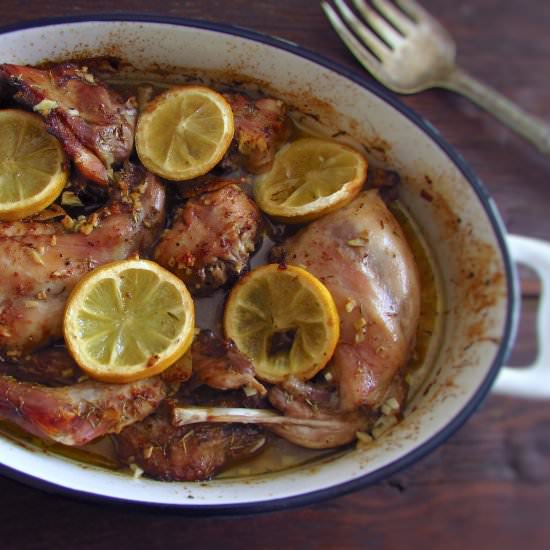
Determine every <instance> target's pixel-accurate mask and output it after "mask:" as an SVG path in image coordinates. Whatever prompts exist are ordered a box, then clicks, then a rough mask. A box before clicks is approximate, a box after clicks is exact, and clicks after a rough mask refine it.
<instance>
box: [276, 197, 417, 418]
mask: <svg viewBox="0 0 550 550" xmlns="http://www.w3.org/2000/svg"><path fill="white" fill-rule="evenodd" d="M275 254H276V255H279V256H283V257H284V259H285V261H287V262H288V263H290V264H297V265H304V266H306V268H307V269H308V270H309V271H311V273H313V274H314V275H316V276H317V277H319V278H320V279H321V281H323V283H324V284H325V285H326V286H327V288H328V289H329V291H330V293H331V294H332V297H333V298H334V301H335V303H336V307H337V308H338V312H339V314H340V321H341V331H340V342H339V344H338V346H337V348H336V351H335V354H334V357H333V359H332V372H333V374H334V376H335V379H336V381H337V383H338V388H339V399H340V410H342V411H354V410H356V409H357V408H358V407H363V406H364V407H367V408H369V409H378V408H380V407H381V405H382V404H383V403H384V402H385V400H386V399H387V398H388V397H389V396H390V394H391V395H403V392H401V391H398V389H397V388H396V387H395V380H396V377H398V380H402V377H401V376H400V374H401V373H402V369H403V368H404V367H405V365H406V363H407V360H408V358H409V355H410V352H411V350H412V346H413V344H414V339H415V335H416V328H417V324H418V317H419V311H420V281H419V277H418V273H417V269H416V264H415V261H414V257H413V254H412V252H411V250H410V248H409V246H408V244H407V241H406V239H405V235H404V234H403V231H402V230H401V227H400V226H399V224H398V223H397V221H396V220H395V218H394V217H393V215H392V214H391V212H390V211H389V210H388V208H387V207H386V205H385V204H384V202H383V201H382V200H381V198H380V197H379V194H378V191H376V190H372V191H367V192H364V193H361V194H360V195H359V196H358V197H357V198H356V199H355V200H354V201H353V202H351V203H350V204H349V205H348V206H346V207H344V208H342V209H340V210H338V211H336V212H334V213H333V214H329V215H327V216H325V217H323V218H321V219H319V220H317V221H315V222H313V223H311V224H310V225H309V226H308V227H306V228H305V229H304V230H302V231H301V232H300V233H298V234H297V235H296V236H294V237H292V238H291V239H290V240H289V241H288V242H286V243H285V244H284V246H283V247H281V248H279V249H278V251H276V253H275ZM350 305H354V307H353V309H352V311H348V310H347V308H348V309H349V306H350Z"/></svg>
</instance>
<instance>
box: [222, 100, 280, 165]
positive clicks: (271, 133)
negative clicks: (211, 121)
mask: <svg viewBox="0 0 550 550" xmlns="http://www.w3.org/2000/svg"><path fill="white" fill-rule="evenodd" d="M224 96H225V98H226V99H227V101H229V103H230V104H231V108H232V109H233V115H234V118H235V146H236V153H233V154H232V155H230V158H231V160H235V161H236V162H237V164H244V166H245V168H246V169H247V170H249V171H250V172H254V173H258V172H262V171H264V170H267V169H268V168H269V167H270V165H271V163H272V162H273V157H274V156H275V153H276V152H277V149H278V148H279V147H280V146H281V145H283V144H284V143H285V142H286V140H287V139H288V136H289V134H290V124H289V121H288V118H287V116H286V105H285V104H284V103H283V102H282V101H281V100H279V99H273V98H270V97H263V98H260V99H256V100H253V99H251V98H249V97H247V96H245V95H243V94H229V93H227V94H224Z"/></svg>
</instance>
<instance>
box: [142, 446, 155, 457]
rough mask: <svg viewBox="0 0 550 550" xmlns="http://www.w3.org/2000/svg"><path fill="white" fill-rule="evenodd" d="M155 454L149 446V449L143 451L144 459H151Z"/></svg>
mask: <svg viewBox="0 0 550 550" xmlns="http://www.w3.org/2000/svg"><path fill="white" fill-rule="evenodd" d="M152 454H153V446H152V445H149V447H146V448H145V449H143V458H145V459H147V458H151V455H152Z"/></svg>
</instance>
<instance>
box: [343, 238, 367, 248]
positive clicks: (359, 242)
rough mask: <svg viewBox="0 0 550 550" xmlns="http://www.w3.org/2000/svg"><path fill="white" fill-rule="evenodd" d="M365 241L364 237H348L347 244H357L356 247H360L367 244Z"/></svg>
mask: <svg viewBox="0 0 550 550" xmlns="http://www.w3.org/2000/svg"><path fill="white" fill-rule="evenodd" d="M367 244H368V243H367V241H366V240H365V239H361V238H359V239H350V240H349V241H348V246H357V247H360V246H367Z"/></svg>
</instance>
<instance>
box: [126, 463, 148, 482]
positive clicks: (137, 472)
mask: <svg viewBox="0 0 550 550" xmlns="http://www.w3.org/2000/svg"><path fill="white" fill-rule="evenodd" d="M129 466H130V470H132V477H133V478H134V479H139V478H140V477H141V476H142V475H143V474H144V473H145V472H144V471H143V470H142V469H141V468H140V467H139V466H138V465H137V464H134V463H133V462H132V463H131V464H130V465H129Z"/></svg>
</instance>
